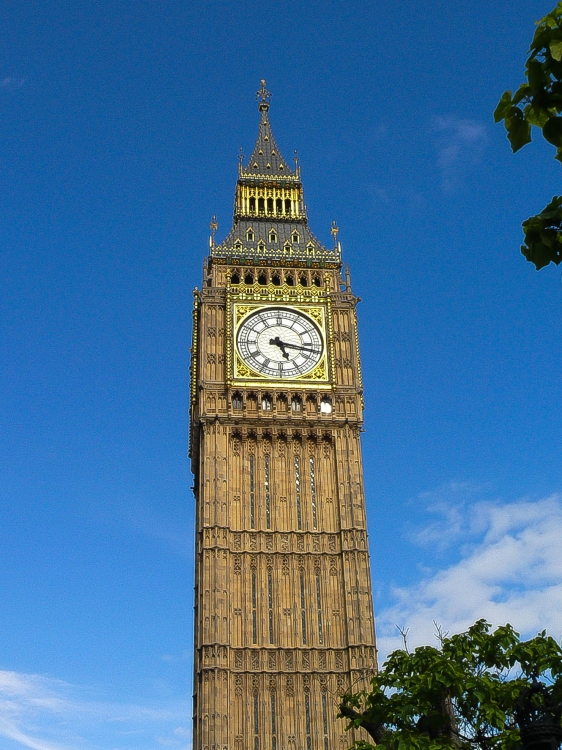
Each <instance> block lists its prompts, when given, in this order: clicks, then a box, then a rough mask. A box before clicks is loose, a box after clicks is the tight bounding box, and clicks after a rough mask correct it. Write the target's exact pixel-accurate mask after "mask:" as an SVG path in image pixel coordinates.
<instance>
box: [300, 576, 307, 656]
mask: <svg viewBox="0 0 562 750" xmlns="http://www.w3.org/2000/svg"><path fill="white" fill-rule="evenodd" d="M300 584H301V623H302V642H303V644H304V645H305V646H306V609H305V606H304V605H305V598H304V573H301V575H300Z"/></svg>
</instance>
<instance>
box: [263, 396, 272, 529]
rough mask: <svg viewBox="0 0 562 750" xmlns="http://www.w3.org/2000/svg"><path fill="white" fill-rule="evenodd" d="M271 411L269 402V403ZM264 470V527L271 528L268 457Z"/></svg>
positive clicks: (267, 457)
mask: <svg viewBox="0 0 562 750" xmlns="http://www.w3.org/2000/svg"><path fill="white" fill-rule="evenodd" d="M269 408H270V409H271V402H270V403H269ZM264 468H265V470H264V480H263V483H264V489H265V525H266V528H268V529H270V528H271V493H270V491H269V456H266V457H265V467H264Z"/></svg>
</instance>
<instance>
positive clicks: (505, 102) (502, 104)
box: [494, 91, 511, 122]
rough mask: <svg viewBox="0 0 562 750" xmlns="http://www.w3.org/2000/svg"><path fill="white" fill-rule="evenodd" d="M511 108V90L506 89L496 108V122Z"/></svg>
mask: <svg viewBox="0 0 562 750" xmlns="http://www.w3.org/2000/svg"><path fill="white" fill-rule="evenodd" d="M510 108H511V91H504V92H503V94H502V98H501V99H500V100H499V102H498V106H497V107H496V109H495V110H494V122H501V121H502V120H503V119H504V117H505V116H506V114H507V113H508V112H509V109H510Z"/></svg>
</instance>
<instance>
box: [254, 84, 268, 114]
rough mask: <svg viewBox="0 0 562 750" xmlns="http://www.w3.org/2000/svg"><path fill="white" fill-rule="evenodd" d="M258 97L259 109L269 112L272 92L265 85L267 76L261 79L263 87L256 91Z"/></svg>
mask: <svg viewBox="0 0 562 750" xmlns="http://www.w3.org/2000/svg"><path fill="white" fill-rule="evenodd" d="M256 99H258V100H259V104H258V109H259V110H260V112H267V110H268V109H269V102H270V101H271V92H270V91H268V90H267V89H266V87H265V78H262V79H261V88H260V89H259V90H258V91H256Z"/></svg>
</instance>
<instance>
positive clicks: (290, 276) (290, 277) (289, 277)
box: [285, 273, 295, 286]
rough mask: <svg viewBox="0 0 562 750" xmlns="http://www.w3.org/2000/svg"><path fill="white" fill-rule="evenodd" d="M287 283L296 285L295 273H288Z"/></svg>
mask: <svg viewBox="0 0 562 750" xmlns="http://www.w3.org/2000/svg"><path fill="white" fill-rule="evenodd" d="M285 284H287V286H294V285H295V280H294V278H293V274H291V273H288V274H287V275H286V276H285Z"/></svg>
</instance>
